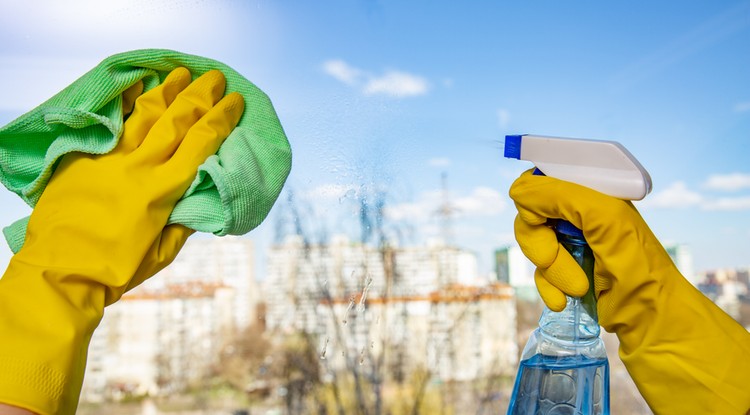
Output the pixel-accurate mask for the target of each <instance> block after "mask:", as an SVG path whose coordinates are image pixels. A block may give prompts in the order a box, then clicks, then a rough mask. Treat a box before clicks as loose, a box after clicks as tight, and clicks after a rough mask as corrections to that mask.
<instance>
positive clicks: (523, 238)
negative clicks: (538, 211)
mask: <svg viewBox="0 0 750 415" xmlns="http://www.w3.org/2000/svg"><path fill="white" fill-rule="evenodd" d="M513 228H514V231H515V234H516V241H518V245H519V246H520V247H521V251H523V254H524V255H525V256H526V258H528V259H529V261H531V262H532V263H533V264H534V265H536V266H537V267H540V268H548V267H549V266H550V265H552V262H554V260H555V258H557V250H558V243H557V235H555V231H553V230H552V229H550V228H549V227H548V226H546V225H531V224H529V223H528V222H526V221H525V220H524V219H523V217H522V216H521V215H520V214H518V215H516V219H515V221H514V223H513Z"/></svg>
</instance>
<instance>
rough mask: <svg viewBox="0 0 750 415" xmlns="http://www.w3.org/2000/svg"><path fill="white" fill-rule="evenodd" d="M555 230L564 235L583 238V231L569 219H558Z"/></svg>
mask: <svg viewBox="0 0 750 415" xmlns="http://www.w3.org/2000/svg"><path fill="white" fill-rule="evenodd" d="M555 231H556V232H558V233H561V234H563V235H568V236H573V237H577V238H583V231H581V230H580V229H578V228H576V227H575V225H573V224H572V223H570V222H568V221H567V220H562V219H561V220H558V221H557V224H556V225H555Z"/></svg>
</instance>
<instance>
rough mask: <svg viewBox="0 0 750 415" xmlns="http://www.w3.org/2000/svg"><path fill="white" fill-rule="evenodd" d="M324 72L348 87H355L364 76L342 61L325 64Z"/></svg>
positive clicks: (326, 62)
mask: <svg viewBox="0 0 750 415" xmlns="http://www.w3.org/2000/svg"><path fill="white" fill-rule="evenodd" d="M323 71H324V72H325V73H327V74H328V75H331V76H332V77H334V78H335V79H337V80H339V81H340V82H343V83H345V84H347V85H354V84H355V83H357V82H358V81H359V79H360V77H361V76H362V71H361V70H359V69H357V68H355V67H353V66H351V65H349V64H348V63H346V62H344V61H342V60H340V59H332V60H328V61H325V62H323Z"/></svg>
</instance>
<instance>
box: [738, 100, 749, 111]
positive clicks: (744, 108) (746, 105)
mask: <svg viewBox="0 0 750 415" xmlns="http://www.w3.org/2000/svg"><path fill="white" fill-rule="evenodd" d="M748 111H750V101H744V102H738V103H737V104H736V105H735V106H734V112H748Z"/></svg>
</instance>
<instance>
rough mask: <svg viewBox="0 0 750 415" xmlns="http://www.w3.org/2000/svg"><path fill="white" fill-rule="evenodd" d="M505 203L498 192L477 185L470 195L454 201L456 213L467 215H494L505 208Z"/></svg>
mask: <svg viewBox="0 0 750 415" xmlns="http://www.w3.org/2000/svg"><path fill="white" fill-rule="evenodd" d="M505 204H506V202H505V198H504V197H503V196H502V195H501V194H500V192H498V191H497V190H495V189H491V188H489V187H477V188H476V189H474V191H473V192H471V194H470V195H468V196H465V197H461V198H458V199H457V200H456V202H455V206H456V209H457V210H458V213H459V214H461V215H468V216H494V215H497V214H499V213H501V212H502V211H503V210H504V209H505Z"/></svg>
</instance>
